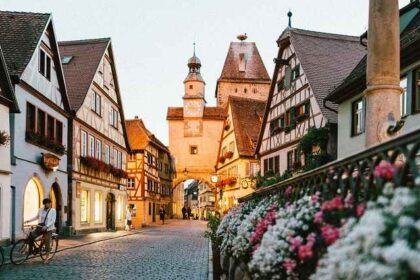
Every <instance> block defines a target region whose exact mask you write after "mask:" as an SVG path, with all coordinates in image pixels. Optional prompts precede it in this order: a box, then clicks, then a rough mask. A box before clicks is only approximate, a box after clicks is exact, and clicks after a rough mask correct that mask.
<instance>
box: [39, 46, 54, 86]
mask: <svg viewBox="0 0 420 280" xmlns="http://www.w3.org/2000/svg"><path fill="white" fill-rule="evenodd" d="M39 73H41V75H42V76H44V77H45V78H47V79H48V80H51V57H49V56H48V55H47V54H46V53H45V51H44V50H42V49H40V50H39Z"/></svg>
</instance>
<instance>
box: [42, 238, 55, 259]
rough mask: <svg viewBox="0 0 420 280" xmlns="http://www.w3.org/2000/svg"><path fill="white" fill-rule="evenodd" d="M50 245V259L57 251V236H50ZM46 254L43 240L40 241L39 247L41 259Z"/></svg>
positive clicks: (44, 257)
mask: <svg viewBox="0 0 420 280" xmlns="http://www.w3.org/2000/svg"><path fill="white" fill-rule="evenodd" d="M50 246H51V252H50V260H52V258H54V256H55V253H57V250H58V238H57V237H54V236H53V237H51V242H50ZM46 254H47V250H46V248H45V242H42V245H41V247H40V255H41V259H43V260H45V259H46V258H47V256H46Z"/></svg>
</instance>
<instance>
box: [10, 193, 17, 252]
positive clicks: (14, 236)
mask: <svg viewBox="0 0 420 280" xmlns="http://www.w3.org/2000/svg"><path fill="white" fill-rule="evenodd" d="M10 188H11V189H12V243H13V244H14V243H15V241H16V187H15V186H10Z"/></svg>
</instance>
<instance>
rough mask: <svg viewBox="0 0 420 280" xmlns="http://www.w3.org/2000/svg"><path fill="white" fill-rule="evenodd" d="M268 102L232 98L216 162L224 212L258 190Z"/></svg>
mask: <svg viewBox="0 0 420 280" xmlns="http://www.w3.org/2000/svg"><path fill="white" fill-rule="evenodd" d="M265 104H266V102H265V101H259V100H254V99H249V98H243V97H236V96H230V97H229V99H228V103H227V108H226V112H227V117H226V121H225V125H224V129H223V131H222V133H221V136H220V146H219V154H218V158H217V162H216V172H217V175H218V182H217V183H216V187H217V199H218V201H217V203H218V208H219V209H220V210H221V211H222V212H226V211H228V210H229V209H230V208H231V207H232V206H234V205H236V204H237V203H238V199H239V198H241V197H243V196H246V195H248V194H250V193H251V192H253V191H254V190H255V180H254V179H253V178H254V177H255V176H256V175H257V173H258V171H259V169H260V164H259V161H258V160H257V159H255V157H254V155H255V148H256V145H257V140H258V133H259V131H260V127H261V123H262V118H263V114H264V108H265Z"/></svg>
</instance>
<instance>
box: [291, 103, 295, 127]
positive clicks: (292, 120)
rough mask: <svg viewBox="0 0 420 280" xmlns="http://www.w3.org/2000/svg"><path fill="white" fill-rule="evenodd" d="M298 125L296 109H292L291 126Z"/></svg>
mask: <svg viewBox="0 0 420 280" xmlns="http://www.w3.org/2000/svg"><path fill="white" fill-rule="evenodd" d="M295 124H296V107H292V108H290V125H292V126H293V125H295Z"/></svg>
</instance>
